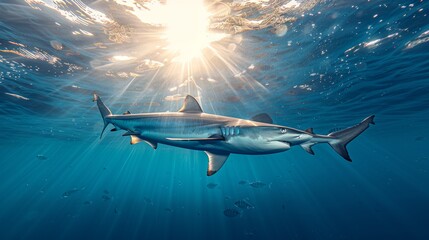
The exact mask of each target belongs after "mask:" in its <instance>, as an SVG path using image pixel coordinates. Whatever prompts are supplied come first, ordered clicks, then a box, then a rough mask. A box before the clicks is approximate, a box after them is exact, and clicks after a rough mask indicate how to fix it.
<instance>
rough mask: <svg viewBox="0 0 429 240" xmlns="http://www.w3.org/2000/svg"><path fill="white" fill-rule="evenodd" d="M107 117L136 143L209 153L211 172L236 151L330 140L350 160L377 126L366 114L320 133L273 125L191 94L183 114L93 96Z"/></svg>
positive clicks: (264, 118) (265, 151) (258, 151)
mask: <svg viewBox="0 0 429 240" xmlns="http://www.w3.org/2000/svg"><path fill="white" fill-rule="evenodd" d="M93 100H94V101H95V102H97V106H98V109H99V110H100V113H101V116H102V118H103V122H104V127H103V130H102V132H101V135H100V138H101V136H102V135H103V133H104V130H105V129H106V127H107V126H108V125H109V124H112V125H113V126H114V128H113V129H112V130H111V131H117V130H125V131H126V132H125V133H124V134H123V136H130V138H131V141H130V143H131V144H137V143H140V142H146V143H147V144H148V145H150V146H151V147H152V148H153V149H156V148H157V147H158V143H161V144H166V145H171V146H176V147H181V148H187V149H193V150H200V151H204V152H205V153H206V154H207V156H208V159H209V163H208V168H207V175H208V176H211V175H213V174H215V173H216V172H217V171H218V170H219V169H220V168H221V167H222V166H223V164H224V163H225V161H226V159H227V158H228V157H229V155H230V154H231V153H234V154H251V155H257V154H271V153H278V152H283V151H286V150H289V149H290V148H291V147H293V146H296V145H300V146H301V147H302V148H303V149H304V150H306V151H307V152H308V153H310V154H313V155H314V152H313V150H312V149H311V147H312V146H313V145H314V144H317V143H328V144H329V145H331V147H332V148H333V149H334V150H335V151H336V152H337V153H338V154H339V155H341V156H342V157H343V158H345V159H346V160H348V161H351V159H350V156H349V154H348V152H347V149H346V146H347V144H348V143H349V142H350V141H352V140H353V139H354V138H356V137H357V136H358V135H359V134H361V133H362V132H363V131H365V130H366V129H367V128H368V127H369V124H374V116H370V117H367V118H366V119H364V120H363V121H362V122H360V123H359V124H357V125H355V126H353V127H350V128H347V129H344V130H341V131H337V132H332V133H330V134H328V135H318V134H315V133H314V132H313V129H311V128H310V129H307V130H304V131H303V130H298V129H294V128H290V127H285V126H280V125H275V124H273V121H272V119H271V118H270V117H269V116H268V115H267V114H259V115H256V116H254V117H253V118H251V119H250V120H245V119H238V118H232V117H225V116H220V115H212V114H207V113H204V112H203V111H202V109H201V107H200V105H199V104H198V102H197V101H196V100H195V98H194V97H192V96H189V95H188V96H186V98H185V101H184V103H183V106H182V108H181V109H180V110H179V111H178V112H162V113H139V114H131V113H130V112H128V111H127V112H125V113H123V114H122V115H114V114H112V112H111V111H110V109H109V108H108V107H107V106H106V105H104V103H103V102H102V101H101V99H100V97H99V96H98V95H97V94H94V99H93Z"/></svg>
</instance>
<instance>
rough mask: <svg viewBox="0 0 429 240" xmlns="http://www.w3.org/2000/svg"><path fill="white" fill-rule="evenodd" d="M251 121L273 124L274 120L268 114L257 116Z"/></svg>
mask: <svg viewBox="0 0 429 240" xmlns="http://www.w3.org/2000/svg"><path fill="white" fill-rule="evenodd" d="M250 120H252V121H255V122H262V123H269V124H273V119H272V118H271V117H270V115H268V114H267V113H260V114H258V115H255V116H253V117H252V118H251V119H250Z"/></svg>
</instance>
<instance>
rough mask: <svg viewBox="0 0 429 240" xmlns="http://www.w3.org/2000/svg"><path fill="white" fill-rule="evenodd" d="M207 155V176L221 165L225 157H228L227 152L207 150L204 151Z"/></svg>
mask: <svg viewBox="0 0 429 240" xmlns="http://www.w3.org/2000/svg"><path fill="white" fill-rule="evenodd" d="M205 153H206V154H207V156H208V157H209V164H208V167H207V176H212V175H213V174H215V173H216V172H217V171H219V169H220V168H221V167H222V166H223V164H224V163H225V161H226V159H228V157H229V153H219V152H209V151H205Z"/></svg>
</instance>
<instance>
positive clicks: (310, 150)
mask: <svg viewBox="0 0 429 240" xmlns="http://www.w3.org/2000/svg"><path fill="white" fill-rule="evenodd" d="M313 145H314V143H303V144H301V147H302V148H303V149H304V150H305V151H306V152H308V153H310V154H311V155H314V151H313V149H311V147H312V146H313Z"/></svg>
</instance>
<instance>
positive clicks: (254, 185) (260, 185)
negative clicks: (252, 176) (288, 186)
mask: <svg viewBox="0 0 429 240" xmlns="http://www.w3.org/2000/svg"><path fill="white" fill-rule="evenodd" d="M249 185H250V186H251V187H253V188H264V187H266V186H267V185H268V184H266V183H263V182H260V181H256V182H252V183H249Z"/></svg>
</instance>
